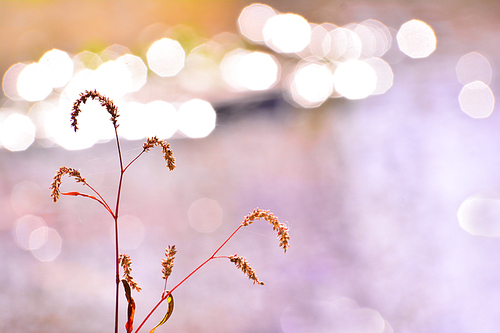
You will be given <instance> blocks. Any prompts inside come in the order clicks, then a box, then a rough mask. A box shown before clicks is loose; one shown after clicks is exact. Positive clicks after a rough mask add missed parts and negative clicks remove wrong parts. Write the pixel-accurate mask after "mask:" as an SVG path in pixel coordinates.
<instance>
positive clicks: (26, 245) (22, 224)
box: [15, 215, 47, 250]
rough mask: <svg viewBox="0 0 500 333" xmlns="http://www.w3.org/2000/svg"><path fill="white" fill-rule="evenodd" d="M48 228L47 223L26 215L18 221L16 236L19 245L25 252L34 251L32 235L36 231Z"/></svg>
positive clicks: (36, 217) (39, 218)
mask: <svg viewBox="0 0 500 333" xmlns="http://www.w3.org/2000/svg"><path fill="white" fill-rule="evenodd" d="M44 227H45V228H46V227H47V226H46V224H45V221H44V220H43V219H42V218H41V217H39V216H35V215H24V216H23V217H21V218H19V219H18V220H17V221H16V227H15V234H16V241H17V244H18V245H19V246H20V247H21V248H23V249H24V250H32V248H31V245H32V244H31V242H30V240H31V238H32V237H31V235H32V233H33V232H34V231H35V230H38V229H41V228H44Z"/></svg>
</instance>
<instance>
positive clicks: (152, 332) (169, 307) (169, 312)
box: [149, 291, 174, 333]
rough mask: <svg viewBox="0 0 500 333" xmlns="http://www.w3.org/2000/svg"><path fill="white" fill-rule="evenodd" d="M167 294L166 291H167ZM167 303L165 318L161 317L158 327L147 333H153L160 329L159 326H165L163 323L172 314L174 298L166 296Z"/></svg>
mask: <svg viewBox="0 0 500 333" xmlns="http://www.w3.org/2000/svg"><path fill="white" fill-rule="evenodd" d="M167 293H168V291H167ZM167 302H168V310H167V314H166V315H165V317H163V319H162V320H161V321H160V322H159V323H158V325H156V326H155V327H154V328H153V329H152V330H151V331H149V333H154V331H155V330H156V329H157V328H158V327H160V326H161V325H163V324H165V322H166V321H167V320H168V318H170V316H171V315H172V312H174V296H172V294H170V295H168V297H167Z"/></svg>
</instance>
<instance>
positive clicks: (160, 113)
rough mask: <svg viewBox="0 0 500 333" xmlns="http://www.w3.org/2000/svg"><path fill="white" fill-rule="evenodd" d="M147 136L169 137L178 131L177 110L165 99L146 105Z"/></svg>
mask: <svg viewBox="0 0 500 333" xmlns="http://www.w3.org/2000/svg"><path fill="white" fill-rule="evenodd" d="M145 111H146V112H145V113H146V115H145V118H146V119H145V120H146V121H145V123H146V126H147V128H146V136H148V137H152V136H157V137H158V138H160V139H168V138H170V137H171V136H172V135H174V133H175V132H176V131H177V129H178V126H177V110H176V109H175V107H174V106H173V105H172V104H171V103H169V102H165V101H153V102H150V103H148V104H146V106H145Z"/></svg>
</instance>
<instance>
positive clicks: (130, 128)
mask: <svg viewBox="0 0 500 333" xmlns="http://www.w3.org/2000/svg"><path fill="white" fill-rule="evenodd" d="M145 114H146V106H145V105H144V104H142V103H139V102H129V103H124V104H122V105H121V106H120V119H119V120H120V131H119V134H120V137H123V138H125V139H127V140H141V139H143V138H145V137H146V127H147V124H145V121H144V120H145V119H146V118H145ZM148 119H149V118H148Z"/></svg>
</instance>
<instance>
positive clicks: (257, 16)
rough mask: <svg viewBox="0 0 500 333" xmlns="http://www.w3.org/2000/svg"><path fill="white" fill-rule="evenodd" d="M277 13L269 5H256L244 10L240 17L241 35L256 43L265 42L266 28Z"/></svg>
mask: <svg viewBox="0 0 500 333" xmlns="http://www.w3.org/2000/svg"><path fill="white" fill-rule="evenodd" d="M274 16H276V12H275V11H274V9H272V8H271V7H270V6H268V5H264V4H260V3H254V4H252V5H250V6H247V7H245V8H243V10H242V11H241V14H240V16H239V17H238V28H239V30H240V33H241V34H242V35H243V36H245V37H246V38H248V39H249V40H250V41H252V42H254V43H262V42H264V32H263V30H264V26H265V25H266V22H267V20H268V19H270V18H271V17H274Z"/></svg>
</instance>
